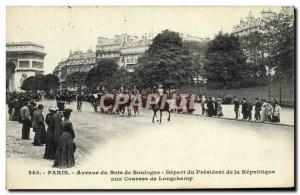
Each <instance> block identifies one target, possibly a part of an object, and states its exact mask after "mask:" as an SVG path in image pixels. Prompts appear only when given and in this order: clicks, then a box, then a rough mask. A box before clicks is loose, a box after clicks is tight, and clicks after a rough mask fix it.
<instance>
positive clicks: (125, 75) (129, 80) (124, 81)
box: [113, 67, 135, 88]
mask: <svg viewBox="0 0 300 195" xmlns="http://www.w3.org/2000/svg"><path fill="white" fill-rule="evenodd" d="M133 76H134V73H132V72H129V71H127V70H126V69H125V68H124V67H121V68H120V69H119V70H118V73H117V78H118V79H116V80H115V82H114V84H113V87H114V88H120V87H121V85H124V86H125V87H126V88H131V87H133V86H134V85H135V82H134V77H133Z"/></svg>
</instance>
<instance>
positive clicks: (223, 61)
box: [204, 33, 246, 87]
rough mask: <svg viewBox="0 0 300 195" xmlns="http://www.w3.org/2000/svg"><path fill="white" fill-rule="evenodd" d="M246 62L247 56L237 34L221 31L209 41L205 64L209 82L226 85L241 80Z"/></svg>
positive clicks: (220, 85) (221, 85)
mask: <svg viewBox="0 0 300 195" xmlns="http://www.w3.org/2000/svg"><path fill="white" fill-rule="evenodd" d="M245 64H246V56H245V54H244V52H243V50H242V48H241V44H240V42H239V40H238V38H237V37H236V36H234V35H229V34H221V33H220V34H218V35H217V36H216V37H215V38H214V39H213V40H212V41H210V42H209V43H208V46H207V49H206V51H205V64H204V70H205V76H206V78H207V82H208V84H210V83H217V84H218V85H219V87H224V86H226V85H227V84H228V83H229V82H238V81H240V79H241V72H242V68H243V66H245Z"/></svg>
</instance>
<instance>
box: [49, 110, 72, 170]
mask: <svg viewBox="0 0 300 195" xmlns="http://www.w3.org/2000/svg"><path fill="white" fill-rule="evenodd" d="M71 112H72V110H71V109H69V108H66V109H65V110H64V112H63V115H64V118H63V120H62V122H61V128H62V135H61V136H60V142H59V145H58V147H57V151H56V155H55V161H54V165H53V167H58V168H70V167H73V166H74V165H75V158H74V152H75V144H74V143H73V140H74V138H75V133H74V129H73V125H72V122H71V121H70V120H69V119H70V115H71Z"/></svg>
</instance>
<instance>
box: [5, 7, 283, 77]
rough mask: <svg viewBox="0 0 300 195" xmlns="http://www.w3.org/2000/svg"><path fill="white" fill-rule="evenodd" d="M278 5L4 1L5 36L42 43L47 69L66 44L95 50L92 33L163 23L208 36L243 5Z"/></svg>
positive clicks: (227, 27)
mask: <svg viewBox="0 0 300 195" xmlns="http://www.w3.org/2000/svg"><path fill="white" fill-rule="evenodd" d="M269 8H270V9H271V10H272V11H275V12H279V11H280V7H108V6H106V7H99V6H95V7H73V6H72V7H37V6H36V7H7V8H6V41H7V42H20V41H31V42H34V43H38V44H41V45H43V46H44V47H45V53H46V56H45V60H44V71H45V74H49V73H52V72H53V70H54V68H55V66H57V64H58V63H59V62H60V61H61V60H62V59H66V58H67V57H68V55H69V53H70V50H72V51H74V50H82V51H86V50H88V49H92V50H93V51H95V49H96V44H97V37H99V36H102V37H107V38H112V37H113V36H114V35H116V34H130V35H137V36H140V37H141V36H142V35H144V34H145V33H150V32H153V34H154V35H155V34H157V33H159V32H161V31H162V30H165V29H169V30H173V31H176V32H180V33H185V34H190V35H194V36H199V37H209V38H213V37H214V36H215V35H216V34H217V33H218V32H219V31H220V30H222V31H223V32H224V33H230V32H232V28H233V26H234V25H236V24H238V23H239V22H240V18H241V17H242V18H245V17H246V16H247V15H248V13H249V11H251V12H252V14H253V16H254V17H260V13H261V11H262V10H263V9H264V10H268V9H269Z"/></svg>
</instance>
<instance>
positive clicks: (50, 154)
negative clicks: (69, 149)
mask: <svg viewBox="0 0 300 195" xmlns="http://www.w3.org/2000/svg"><path fill="white" fill-rule="evenodd" d="M56 111H57V109H56V108H55V107H53V106H51V107H50V108H49V113H48V114H47V115H46V120H45V122H46V124H47V125H48V129H47V134H46V147H45V154H44V159H50V160H54V158H55V153H56V144H55V142H54V139H55V121H54V117H53V115H54V114H55V113H56Z"/></svg>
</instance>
